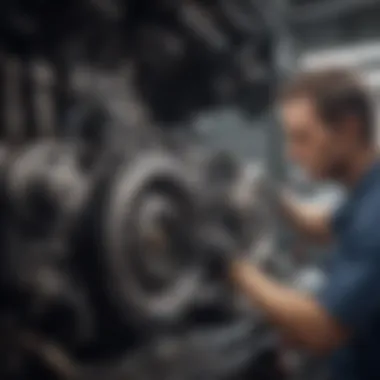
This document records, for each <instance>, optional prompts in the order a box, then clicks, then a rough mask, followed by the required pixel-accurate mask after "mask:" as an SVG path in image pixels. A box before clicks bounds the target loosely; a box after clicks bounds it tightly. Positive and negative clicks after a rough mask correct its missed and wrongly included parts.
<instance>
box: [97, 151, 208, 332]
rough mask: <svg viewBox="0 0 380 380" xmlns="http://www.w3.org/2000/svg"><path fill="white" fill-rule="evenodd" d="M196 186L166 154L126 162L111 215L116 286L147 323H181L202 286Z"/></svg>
mask: <svg viewBox="0 0 380 380" xmlns="http://www.w3.org/2000/svg"><path fill="white" fill-rule="evenodd" d="M193 187H194V183H192V181H191V179H189V178H188V176H187V174H186V170H185V168H184V167H183V165H182V164H181V162H180V161H178V160H176V159H175V158H174V157H171V156H170V155H166V154H163V153H160V152H157V153H150V154H145V155H142V156H140V157H137V158H136V160H134V161H132V162H131V163H129V164H127V165H126V166H123V167H122V168H121V170H120V172H119V173H118V174H117V175H116V176H115V181H114V183H113V184H112V185H111V190H110V193H109V198H108V202H107V205H106V214H105V230H104V233H105V235H104V237H105V248H106V252H107V255H106V257H105V266H106V270H107V273H108V276H107V284H108V287H109V288H108V290H109V292H110V293H111V294H112V297H113V298H114V301H115V302H114V303H115V306H116V307H117V308H119V310H120V312H121V313H122V314H123V315H124V316H125V317H126V318H127V319H129V320H132V321H133V322H134V323H137V324H139V325H141V324H142V325H143V326H147V325H149V323H150V322H153V323H154V324H157V323H158V324H160V323H164V324H165V323H174V322H175V321H179V320H180V316H181V315H182V314H183V313H184V312H185V311H186V310H187V306H189V305H190V304H191V302H192V298H193V295H194V293H195V292H196V290H197V289H198V285H199V281H198V278H199V272H200V265H199V263H200V261H201V257H200V252H199V251H198V250H197V248H196V246H195V241H194V236H195V232H196V228H197V217H198V216H197V203H196V197H195V195H194V193H193V190H194V188H193Z"/></svg>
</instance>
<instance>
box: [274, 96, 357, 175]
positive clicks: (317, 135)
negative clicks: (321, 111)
mask: <svg viewBox="0 0 380 380" xmlns="http://www.w3.org/2000/svg"><path fill="white" fill-rule="evenodd" d="M281 111H282V120H283V124H284V129H285V135H286V146H287V152H288V155H289V157H290V159H291V160H292V161H293V162H294V163H296V164H297V165H299V166H300V167H302V168H303V169H304V170H305V171H306V172H307V174H308V175H309V176H310V177H311V178H313V179H329V178H336V177H338V176H339V175H340V171H342V170H343V167H344V165H345V162H346V160H347V158H348V157H349V156H348V154H349V150H350V149H349V144H347V143H346V142H347V141H346V140H347V139H346V138H345V136H343V135H342V133H339V131H338V130H337V129H334V128H331V127H330V126H328V125H325V124H324V123H323V122H322V120H321V119H320V118H319V117H318V115H317V113H316V110H315V107H314V104H313V103H312V102H311V101H310V100H309V99H306V98H299V99H294V100H289V101H287V102H285V103H284V104H283V106H282V110H281Z"/></svg>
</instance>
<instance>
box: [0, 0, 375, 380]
mask: <svg viewBox="0 0 380 380" xmlns="http://www.w3.org/2000/svg"><path fill="white" fill-rule="evenodd" d="M231 1H233V0H231ZM249 1H251V2H253V3H256V4H260V6H258V7H257V8H258V9H260V10H261V12H262V15H261V16H262V18H263V19H264V20H265V21H266V22H265V23H264V25H265V28H266V29H265V31H263V34H265V36H266V39H265V41H264V42H263V51H262V54H261V63H260V64H261V66H260V67H254V68H253V69H252V71H253V72H254V73H255V79H254V82H255V84H256V88H257V89H258V90H257V91H254V92H253V93H252V94H250V98H249V99H245V100H244V102H245V106H243V107H240V106H239V108H220V107H219V108H218V109H216V110H213V111H210V112H206V113H202V114H201V115H199V116H198V117H197V118H196V119H195V120H192V124H193V125H192V126H193V129H192V128H187V129H189V130H191V133H193V132H194V135H196V138H197V139H198V140H199V141H200V142H201V143H202V145H205V146H206V147H211V148H213V149H215V150H218V149H223V150H227V151H229V152H231V153H233V156H236V157H238V158H239V159H241V161H243V162H244V163H245V164H252V167H254V168H255V167H257V168H258V169H260V170H264V171H266V172H267V173H268V174H269V176H271V177H273V178H275V179H277V180H281V181H284V182H288V183H289V184H290V186H291V187H292V188H293V189H294V191H295V192H296V193H297V194H298V195H299V197H300V199H302V200H304V201H305V202H314V203H317V204H320V205H321V206H324V207H336V206H337V204H339V202H341V201H342V199H343V198H344V193H343V192H342V191H341V189H339V188H337V187H336V186H335V185H334V184H327V183H326V184H316V183H312V182H310V181H308V180H307V179H306V178H305V177H304V176H303V174H302V173H300V172H299V171H298V170H297V168H294V167H292V166H291V164H290V163H289V162H287V160H286V159H285V157H284V154H283V137H282V134H281V128H280V126H279V121H278V120H277V115H276V110H275V109H274V105H273V103H272V101H273V97H272V96H268V93H267V92H268V91H267V90H268V89H270V90H272V91H275V89H276V88H277V86H278V85H279V84H281V82H282V81H283V80H285V79H286V78H288V77H289V76H290V75H291V74H292V73H294V72H297V71H300V70H308V69H313V68H322V67H325V66H332V65H337V66H347V67H351V68H354V69H356V70H358V72H359V73H360V74H361V75H362V76H363V77H364V78H365V80H366V82H367V83H368V85H369V86H370V88H371V89H372V91H373V93H374V99H375V101H378V102H379V103H380V23H379V19H380V0H267V1H266V0H259V1H256V2H255V1H254V0H247V2H249ZM240 17H241V15H240ZM0 21H1V8H0ZM241 22H242V23H247V22H248V23H249V24H250V26H252V27H254V25H252V19H250V17H247V19H244V17H243V18H242V19H241ZM257 25H259V27H260V25H261V24H260V23H258V24H257ZM0 26H1V23H0ZM268 31H269V33H268ZM111 50H112V49H111ZM18 58H19V57H18ZM54 58H55V59H57V57H54ZM150 58H151V57H150ZM111 59H112V58H111ZM24 63H25V62H22V59H21V60H20V59H18V60H17V59H14V56H12V55H10V56H6V57H5V58H4V59H3V60H2V64H4V67H2V78H1V84H2V95H3V99H2V100H3V103H4V105H5V104H6V106H5V108H6V112H5V113H6V119H7V123H4V125H5V124H6V125H10V127H9V128H8V131H7V133H8V135H9V136H8V137H10V138H11V139H10V140H12V138H13V139H14V140H15V141H16V140H17V136H18V133H19V131H20V130H22V123H23V120H22V118H23V116H22V115H23V112H19V109H18V108H17V104H18V102H17V101H15V98H16V97H17V95H15V93H14V92H15V91H14V88H15V87H16V86H15V85H14V83H16V82H17V80H19V79H20V77H21V75H20V73H21V74H22V73H23V67H22V66H23V64H24ZM27 63H29V62H27ZM45 63H46V62H45ZM61 63H62V62H60V61H59V59H58V60H57V61H54V62H53V66H57V67H58V69H59V68H60V64H61ZM65 63H66V62H63V66H64V65H65ZM48 66H49V65H45V66H44V62H37V64H36V65H34V67H33V70H34V72H33V73H34V74H35V75H36V77H37V80H36V82H38V84H39V85H40V86H39V87H40V88H39V89H38V91H36V93H37V97H39V99H38V101H37V103H39V104H40V105H42V107H43V108H42V109H41V110H40V112H38V113H37V115H36V116H37V119H38V123H39V125H41V126H42V127H41V129H44V128H45V130H46V131H48V129H49V128H51V126H52V125H54V121H52V117H54V116H53V115H52V113H51V112H50V108H49V107H50V103H51V99H50V103H49V97H48V96H47V95H48V93H49V88H50V87H51V84H52V83H54V78H52V71H53V70H51V67H50V68H49V67H48ZM50 66H51V65H50ZM58 71H59V70H58ZM72 74H73V75H72V76H73V78H74V79H73V81H72V83H73V87H75V90H78V89H79V90H80V89H83V88H85V89H86V90H88V89H92V90H94V92H95V93H96V92H98V93H101V94H103V95H104V94H107V96H104V98H105V99H102V101H104V102H107V103H108V104H107V105H108V106H109V107H111V108H112V110H113V111H114V114H115V115H116V116H120V117H121V119H123V115H125V114H127V115H128V118H129V120H128V121H129V122H130V124H132V125H133V124H134V122H135V120H134V117H135V119H136V120H138V121H140V119H139V117H140V115H138V113H139V110H138V109H137V112H136V108H134V106H135V104H134V99H133V94H132V95H131V94H130V93H128V89H127V88H126V87H127V86H125V82H123V81H121V80H120V76H119V75H118V74H119V73H114V74H115V75H110V76H106V75H103V77H101V75H98V74H99V73H98V72H97V70H96V68H95V69H93V68H92V69H91V70H89V68H88V67H75V70H73V73H72ZM122 74H125V73H124V72H123V73H122ZM94 78H96V80H95V79H94ZM55 79H56V82H59V81H63V82H64V81H65V80H66V79H67V78H65V77H64V76H63V77H62V78H60V77H58V79H57V78H55ZM124 79H125V78H124ZM59 84H62V83H59ZM260 86H261V87H260ZM57 87H59V86H57ZM62 87H64V86H62ZM261 88H262V91H260V89H261ZM24 90H25V88H24ZM25 92H26V91H25ZM4 94H5V95H4ZM55 95H57V96H56V98H57V104H58V107H57V109H58V111H59V106H61V105H62V103H64V102H60V101H61V100H62V99H61V98H59V97H60V95H62V94H60V93H59V92H57V93H56V94H55ZM126 99H127V101H125V100H126ZM53 100H55V99H53ZM2 106H3V104H2ZM128 107H129V108H128ZM377 108H378V109H380V104H378V107H377ZM25 114H26V115H27V113H25V112H24V115H25ZM57 114H58V118H57V119H59V116H60V115H59V112H57ZM379 115H380V114H379ZM2 116H3V113H2ZM55 116H56V115H55ZM25 119H27V117H25ZM131 119H132V120H131ZM24 121H25V120H24ZM29 121H30V119H27V122H28V123H27V124H28V125H29V124H31V123H29ZM74 121H75V120H74ZM107 122H108V120H107ZM57 124H58V123H57ZM74 124H75V123H74ZM135 124H137V125H138V126H139V127H140V126H141V124H139V122H136V123H135ZM185 129H186V128H185ZM23 132H25V131H23ZM21 134H22V133H20V135H21ZM47 134H48V133H47ZM379 143H380V130H379ZM135 149H136V151H138V148H135ZM213 149H210V150H213ZM132 155H133V154H131V156H132ZM94 219H95V218H94ZM275 223H276V221H275ZM274 230H275V238H274V239H273V240H274V248H273V250H274V251H275V252H276V254H277V256H276V260H277V261H278V262H279V263H280V262H282V264H281V265H283V266H284V267H283V269H284V272H286V266H287V265H288V266H289V268H290V269H289V272H294V269H297V270H298V267H297V265H295V266H294V265H293V264H294V262H293V263H292V261H294V259H295V251H297V254H299V256H300V257H301V256H302V255H303V254H306V255H307V256H308V257H311V258H312V260H311V261H310V262H308V263H307V265H305V266H302V265H300V266H299V267H300V268H301V267H302V270H303V273H301V271H300V273H299V274H300V277H302V275H304V277H303V281H304V283H303V286H305V287H306V288H307V287H308V285H307V283H308V282H311V283H313V284H311V285H310V288H315V287H316V286H317V285H316V284H315V282H318V281H323V265H324V257H323V254H321V252H319V251H315V249H314V248H313V247H310V246H303V245H302V244H300V242H298V241H297V240H296V239H295V238H294V236H292V234H291V232H290V231H287V230H285V229H284V226H283V225H282V224H280V223H279V224H278V225H276V228H274ZM94 235H95V234H94ZM272 236H273V235H270V238H271V237H272ZM91 238H93V236H91ZM95 240H96V239H95ZM91 243H92V240H91ZM95 245H96V244H94V246H95ZM90 246H91V245H90ZM48 248H49V249H50V247H48ZM300 251H302V252H300ZM314 251H315V252H314ZM147 257H148V256H147ZM20 261H21V260H20ZM292 265H293V266H292ZM118 269H120V268H118ZM120 270H122V268H121V269H120ZM80 273H81V272H80ZM293 274H294V273H293ZM296 274H297V273H296ZM294 277H297V276H296V275H295V276H294ZM92 279H93V278H92ZM292 279H293V277H292ZM96 280H97V278H96ZM70 294H71V293H70ZM81 310H82V309H80V311H81ZM163 314H164V315H165V316H166V314H165V313H163ZM111 321H112V320H111ZM106 322H107V323H109V320H106ZM111 324H112V322H111V323H110V325H111ZM106 325H107V324H106ZM101 337H102V338H104V337H103V336H101ZM105 346H106V345H105ZM105 346H104V347H105ZM104 347H103V348H104ZM203 349H204V348H203ZM144 354H145V352H144ZM287 359H288V364H289V366H293V367H294V371H293V373H294V379H301V380H303V379H308V380H314V379H315V380H325V373H324V370H325V368H324V365H323V363H319V362H316V360H315V359H309V358H306V357H305V356H304V355H303V354H302V353H292V352H289V357H288V358H287ZM219 362H220V361H219ZM142 363H145V362H142ZM219 364H220V363H218V365H219ZM142 367H144V365H142ZM139 370H140V369H139ZM142 373H143V371H142ZM143 378H144V377H143ZM145 378H147V377H145ZM174 378H178V377H174ZM292 380H293V379H292Z"/></svg>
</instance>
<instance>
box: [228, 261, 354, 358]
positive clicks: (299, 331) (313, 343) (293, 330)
mask: <svg viewBox="0 0 380 380" xmlns="http://www.w3.org/2000/svg"><path fill="white" fill-rule="evenodd" d="M232 277H233V280H234V283H235V284H236V285H237V286H238V287H239V288H240V289H241V290H242V291H243V292H244V293H245V294H246V295H247V296H248V298H249V299H250V300H251V301H252V302H253V303H254V305H255V306H256V307H258V309H260V310H261V311H262V312H264V314H265V315H266V317H267V318H268V319H269V320H270V321H271V322H272V323H273V324H274V325H275V326H277V327H278V328H279V330H280V331H281V333H282V334H283V335H284V337H286V338H287V339H289V341H291V342H294V343H295V344H297V345H300V346H302V347H304V348H307V349H309V350H311V351H313V352H316V353H324V352H326V351H330V350H333V349H334V348H335V347H337V346H339V345H341V344H342V343H343V342H344V341H345V339H346V338H347V332H346V331H345V329H344V328H343V327H342V326H340V325H339V324H338V323H337V322H336V320H334V319H333V318H332V317H331V316H330V315H329V314H328V313H327V312H326V311H325V310H324V309H323V308H322V306H320V305H319V304H318V302H317V301H316V300H314V299H313V298H311V297H309V296H307V295H304V294H302V293H299V292H296V291H294V290H292V289H290V288H287V287H284V286H282V285H280V284H278V283H276V282H274V281H272V280H271V279H269V278H268V277H267V276H266V275H265V274H263V273H262V272H261V271H260V270H259V269H257V268H256V267H254V266H252V265H249V264H247V263H244V262H235V263H234V264H233V266H232Z"/></svg>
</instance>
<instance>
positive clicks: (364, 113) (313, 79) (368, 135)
mask: <svg viewBox="0 0 380 380" xmlns="http://www.w3.org/2000/svg"><path fill="white" fill-rule="evenodd" d="M298 97H307V98H310V99H311V100H312V101H313V102H315V103H316V107H317V112H318V114H319V116H320V117H321V118H322V120H324V121H326V122H327V123H328V124H330V125H336V124H338V123H339V122H341V121H342V120H343V119H344V118H345V117H347V116H354V117H356V118H357V120H358V121H359V123H360V128H361V131H362V134H363V138H364V139H365V140H366V142H369V141H371V139H372V138H373V134H374V128H375V125H374V124H375V123H374V110H373V105H372V99H371V96H370V94H369V91H368V89H367V88H366V86H365V85H364V84H363V83H362V81H361V80H360V79H359V78H358V76H357V75H355V74H354V73H353V72H351V71H349V70H345V69H337V68H333V69H325V70H320V71H313V72H304V73H301V74H299V75H298V76H296V77H294V78H293V79H292V80H291V81H289V82H288V83H286V84H285V86H284V87H283V88H282V89H281V91H280V101H281V102H286V101H287V100H292V99H295V98H298Z"/></svg>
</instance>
